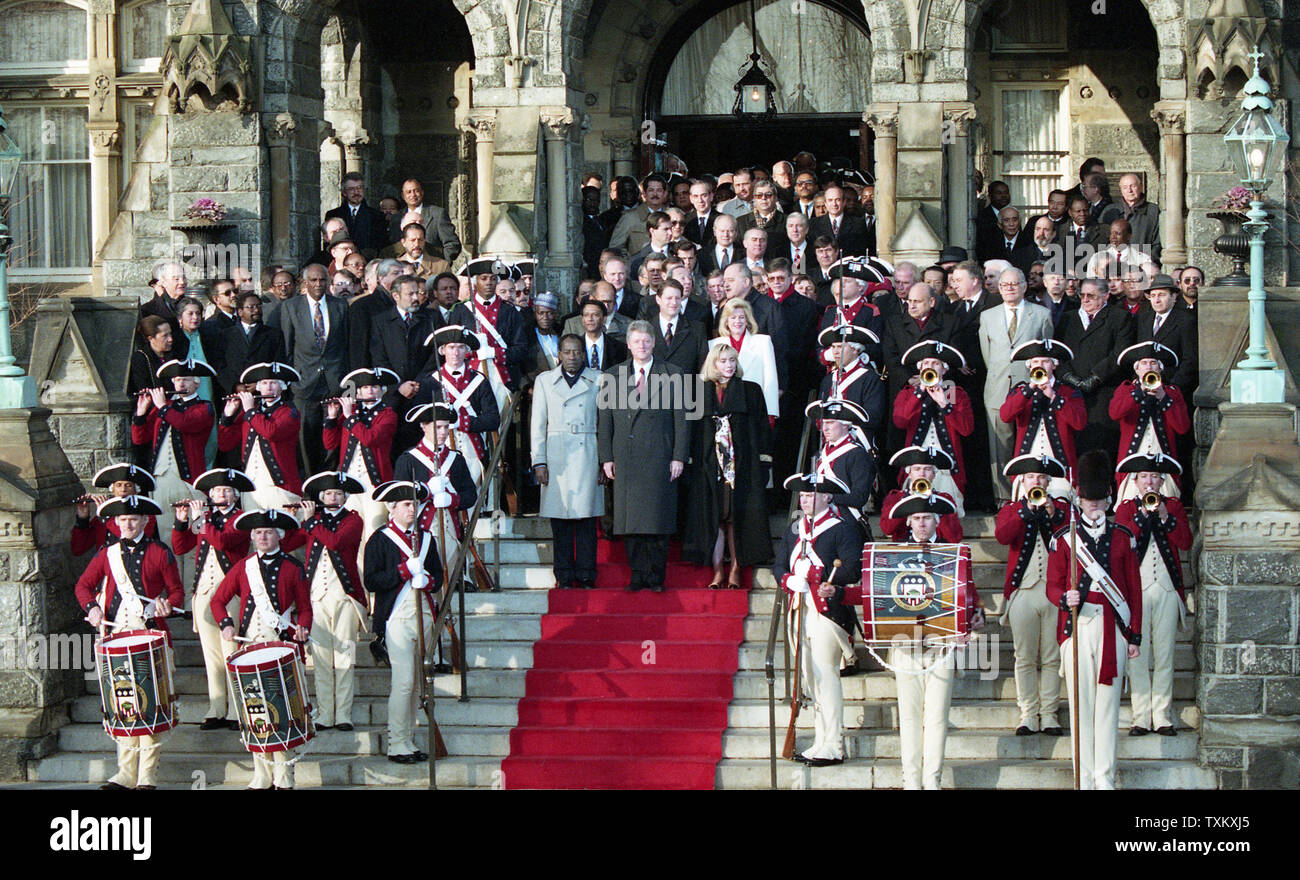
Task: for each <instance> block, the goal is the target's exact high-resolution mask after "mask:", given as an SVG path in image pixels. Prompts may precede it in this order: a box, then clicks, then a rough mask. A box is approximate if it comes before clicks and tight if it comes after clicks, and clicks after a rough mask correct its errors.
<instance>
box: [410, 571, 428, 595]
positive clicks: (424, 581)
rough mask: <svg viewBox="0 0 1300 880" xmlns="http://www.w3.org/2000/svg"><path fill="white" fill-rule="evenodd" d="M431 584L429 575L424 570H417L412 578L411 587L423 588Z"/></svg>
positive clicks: (414, 588) (415, 588)
mask: <svg viewBox="0 0 1300 880" xmlns="http://www.w3.org/2000/svg"><path fill="white" fill-rule="evenodd" d="M428 586H429V575H428V574H427V573H426V572H424V571H423V570H421V571H417V572H416V573H415V577H413V578H411V589H413V590H423V589H425V588H427V587H428Z"/></svg>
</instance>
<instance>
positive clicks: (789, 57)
mask: <svg viewBox="0 0 1300 880" xmlns="http://www.w3.org/2000/svg"><path fill="white" fill-rule="evenodd" d="M755 21H756V30H757V34H758V51H759V53H760V54H761V55H762V57H763V60H764V61H765V62H766V64H767V65H768V66H769V71H770V74H771V77H772V80H773V82H774V83H775V85H776V90H775V95H776V110H777V115H776V117H775V118H774V119H771V120H761V121H742V120H738V119H736V117H735V116H733V115H732V113H731V108H732V104H733V102H734V100H735V96H736V93H735V91H734V88H733V86H734V84H735V82H736V80H737V79H738V78H739V77H740V74H741V71H742V70H743V69H744V68H745V67H746V66H747V65H748V56H749V53H750V52H751V50H752V47H753V36H752V33H753V32H751V30H750V10H749V3H748V0H739V2H737V0H731V2H726V3H703V4H700V5H699V6H697V7H696V8H695V9H693V10H691V11H690V12H688V13H687V14H685V15H683V16H682V17H681V18H679V19H678V20H677V21H676V22H675V23H674V24H673V26H672V27H671V28H670V29H669V30H668V31H667V32H666V33H665V35H664V37H663V40H662V42H661V43H660V46H661V47H673V46H676V47H679V48H678V49H677V50H676V51H675V52H672V51H663V49H662V48H661V51H659V52H657V53H655V55H654V56H653V58H652V62H651V66H650V69H649V70H648V71H647V76H646V95H645V103H644V106H645V108H646V117H647V118H648V119H650V120H653V121H654V123H655V131H656V134H657V137H658V139H659V140H660V141H662V142H663V143H664V149H666V150H668V151H669V152H671V153H673V154H675V155H677V156H679V157H681V159H682V160H683V161H685V162H686V164H687V166H688V167H690V168H693V169H700V170H705V169H708V170H720V169H726V168H734V167H738V166H740V165H742V164H746V165H748V164H761V165H769V166H770V165H771V164H772V163H773V162H775V161H777V160H778V159H788V158H790V156H791V155H792V154H794V153H795V152H797V151H799V150H808V151H810V152H812V153H813V154H814V155H816V156H817V157H818V158H819V159H823V160H825V159H830V158H832V157H843V158H845V159H847V160H848V164H849V165H851V166H856V167H859V168H870V167H871V152H870V143H869V142H870V134H869V130H868V129H867V128H866V127H865V126H864V125H863V124H862V112H863V110H864V109H866V106H867V104H868V103H870V94H869V91H870V82H871V41H870V36H869V33H868V30H867V25H866V21H865V19H864V18H863V16H862V7H861V6H860V5H856V4H851V3H847V2H840V0H816V2H814V0H759V2H758V3H757V7H756V14H755Z"/></svg>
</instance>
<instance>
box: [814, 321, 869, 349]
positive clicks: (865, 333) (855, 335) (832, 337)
mask: <svg viewBox="0 0 1300 880" xmlns="http://www.w3.org/2000/svg"><path fill="white" fill-rule="evenodd" d="M841 339H843V340H844V341H845V342H852V343H856V344H857V345H861V346H863V347H864V348H865V347H866V346H868V345H872V344H878V343H879V342H880V337H879V336H877V335H876V334H874V333H872V332H871V331H870V330H868V329H867V328H866V327H859V326H858V325H856V324H844V323H841V324H836V325H835V326H833V327H827V328H826V329H825V330H823V331H822V332H820V333H818V334H817V344H818V345H820V346H821V347H822V348H830V347H831V346H832V345H834V344H835V343H837V342H839V341H840V340H841Z"/></svg>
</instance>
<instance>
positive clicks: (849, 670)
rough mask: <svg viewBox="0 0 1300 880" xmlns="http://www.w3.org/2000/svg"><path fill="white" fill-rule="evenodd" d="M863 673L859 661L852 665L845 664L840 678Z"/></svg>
mask: <svg viewBox="0 0 1300 880" xmlns="http://www.w3.org/2000/svg"><path fill="white" fill-rule="evenodd" d="M861 674H862V668H861V667H860V666H858V664H857V663H854V664H853V665H851V666H845V667H844V668H843V669H841V670H840V678H848V677H849V676H852V675H861Z"/></svg>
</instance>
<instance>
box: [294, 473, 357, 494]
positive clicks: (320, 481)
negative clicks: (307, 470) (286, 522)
mask: <svg viewBox="0 0 1300 880" xmlns="http://www.w3.org/2000/svg"><path fill="white" fill-rule="evenodd" d="M326 489H340V490H342V491H344V492H347V493H348V494H349V495H360V494H361V493H363V492H365V491H366V487H365V484H364V483H362V482H361V481H360V480H358V479H357V478H356V477H354V476H351V475H349V474H345V473H344V472H343V471H321V472H320V473H319V474H312V475H311V476H310V477H308V478H307V479H306V480H304V481H303V484H302V496H303V497H304V498H320V493H322V492H324V491H325V490H326Z"/></svg>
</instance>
